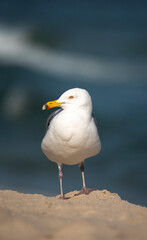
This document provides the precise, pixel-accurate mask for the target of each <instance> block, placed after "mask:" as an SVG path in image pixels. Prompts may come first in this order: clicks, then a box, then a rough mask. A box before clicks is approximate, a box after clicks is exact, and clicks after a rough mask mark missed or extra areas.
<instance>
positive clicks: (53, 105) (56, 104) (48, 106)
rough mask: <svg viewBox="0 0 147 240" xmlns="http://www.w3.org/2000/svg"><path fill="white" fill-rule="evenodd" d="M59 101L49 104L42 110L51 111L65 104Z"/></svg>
mask: <svg viewBox="0 0 147 240" xmlns="http://www.w3.org/2000/svg"><path fill="white" fill-rule="evenodd" d="M57 101H58V100H54V101H51V102H47V103H45V104H44V105H43V106H42V110H47V109H51V108H54V107H59V106H60V105H61V104H62V103H63V102H57Z"/></svg>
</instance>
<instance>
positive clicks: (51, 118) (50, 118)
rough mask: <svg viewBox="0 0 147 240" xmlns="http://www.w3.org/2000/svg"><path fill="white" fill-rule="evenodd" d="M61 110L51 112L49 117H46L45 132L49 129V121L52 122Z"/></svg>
mask: <svg viewBox="0 0 147 240" xmlns="http://www.w3.org/2000/svg"><path fill="white" fill-rule="evenodd" d="M62 110H63V109H62V108H60V109H58V110H56V111H54V112H52V113H51V114H50V115H49V117H48V119H47V121H46V131H47V130H48V129H49V126H50V123H51V121H52V120H53V118H54V117H55V116H56V115H57V114H59V113H60V112H61V111H62Z"/></svg>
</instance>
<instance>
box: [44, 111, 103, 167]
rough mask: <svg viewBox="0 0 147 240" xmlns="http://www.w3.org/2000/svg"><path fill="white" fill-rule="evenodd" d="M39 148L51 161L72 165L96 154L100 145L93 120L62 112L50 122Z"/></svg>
mask: <svg viewBox="0 0 147 240" xmlns="http://www.w3.org/2000/svg"><path fill="white" fill-rule="evenodd" d="M41 147H42V151H43V152H44V154H45V155H46V156H47V157H48V158H49V159H50V160H51V161H53V162H56V163H64V164H68V165H74V164H77V163H80V162H82V161H84V160H85V159H86V158H88V157H91V156H94V155H96V154H98V153H99V151H100V148H101V144H100V140H99V136H98V132H97V128H96V126H95V123H94V121H93V118H91V117H90V116H86V117H85V114H84V112H82V111H78V110H75V111H70V110H69V111H67V110H66V111H65V110H63V111H62V112H60V113H59V114H58V115H56V116H55V118H54V119H53V120H52V121H51V124H50V127H49V129H48V131H47V133H46V135H45V137H44V139H43V141H42V144H41Z"/></svg>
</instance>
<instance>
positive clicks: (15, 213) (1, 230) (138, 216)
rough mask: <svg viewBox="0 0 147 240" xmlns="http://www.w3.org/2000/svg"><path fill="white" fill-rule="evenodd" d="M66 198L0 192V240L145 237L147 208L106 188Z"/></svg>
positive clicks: (146, 237)
mask: <svg viewBox="0 0 147 240" xmlns="http://www.w3.org/2000/svg"><path fill="white" fill-rule="evenodd" d="M75 193H77V192H76V191H75V192H70V193H68V194H67V195H66V196H67V197H70V198H69V199H68V200H61V199H58V198H59V196H57V197H45V196H43V195H39V194H23V193H18V192H15V191H9V190H5V191H0V239H2V240H9V239H11V240H20V239H21V240H34V239H35V240H47V239H56V240H57V239H61V240H62V239H64V240H66V239H68V240H69V239H70V240H75V239H77V240H78V239H80V240H82V239H83V240H93V239H94V240H97V239H100V240H105V239H110V240H111V239H113V240H114V239H116V240H118V239H125V240H127V239H128V240H130V239H132V240H137V239H142V240H144V239H147V230H146V227H147V208H145V207H141V206H137V205H134V204H131V203H128V202H127V201H123V200H121V199H120V197H119V196H118V195H117V194H113V193H110V192H108V191H106V190H103V191H98V190H97V191H95V192H92V193H90V194H89V195H79V196H74V194H75Z"/></svg>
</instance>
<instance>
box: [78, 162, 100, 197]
mask: <svg viewBox="0 0 147 240" xmlns="http://www.w3.org/2000/svg"><path fill="white" fill-rule="evenodd" d="M80 169H81V173H82V181H83V187H82V189H81V191H80V192H79V193H77V194H75V196H78V195H80V194H86V195H88V194H89V193H90V192H92V191H96V189H91V188H87V187H86V184H85V176H84V163H83V162H81V163H80Z"/></svg>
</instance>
